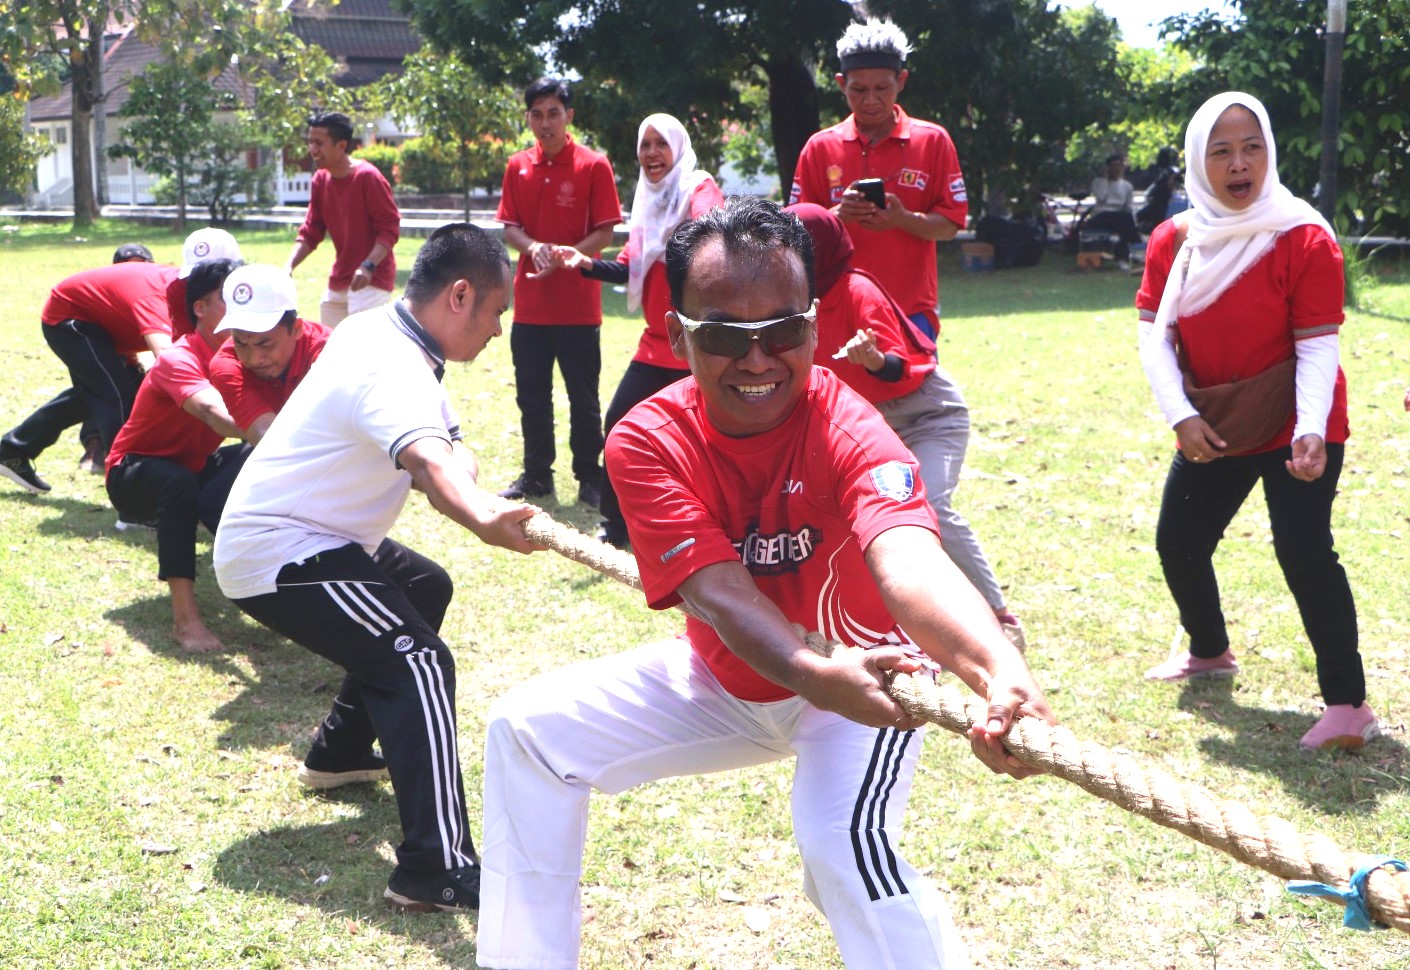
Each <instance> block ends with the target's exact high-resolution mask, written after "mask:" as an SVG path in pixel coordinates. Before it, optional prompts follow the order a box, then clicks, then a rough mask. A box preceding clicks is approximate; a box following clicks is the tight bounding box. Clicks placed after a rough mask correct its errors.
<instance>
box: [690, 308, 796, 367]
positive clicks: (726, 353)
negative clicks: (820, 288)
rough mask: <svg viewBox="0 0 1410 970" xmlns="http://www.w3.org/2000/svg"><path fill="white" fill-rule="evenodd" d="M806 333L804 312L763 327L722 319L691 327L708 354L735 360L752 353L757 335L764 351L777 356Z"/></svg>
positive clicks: (696, 344)
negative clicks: (751, 327) (736, 324)
mask: <svg viewBox="0 0 1410 970" xmlns="http://www.w3.org/2000/svg"><path fill="white" fill-rule="evenodd" d="M807 335H808V319H807V317H805V316H804V315H803V314H801V313H799V314H796V315H794V316H791V317H785V318H784V319H782V320H780V321H778V322H777V323H771V324H769V325H768V326H767V327H765V328H763V329H762V330H745V329H743V328H741V327H731V326H729V325H728V324H723V323H722V324H706V325H705V326H703V327H697V328H696V329H695V330H692V331H691V337H692V338H693V339H694V340H695V346H697V347H699V348H700V349H701V350H703V351H705V353H707V354H713V355H715V356H716V357H729V358H730V359H732V360H738V359H739V358H740V357H743V356H744V355H745V354H747V353H749V345H750V344H751V343H753V342H754V338H755V337H758V338H759V344H760V346H762V347H763V349H764V353H766V354H768V355H770V356H775V355H777V354H781V353H783V352H784V351H785V350H792V349H793V348H794V347H797V346H799V345H800V344H802V343H803V340H804V338H806V337H807Z"/></svg>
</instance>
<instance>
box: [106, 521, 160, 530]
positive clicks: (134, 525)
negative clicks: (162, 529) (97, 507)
mask: <svg viewBox="0 0 1410 970" xmlns="http://www.w3.org/2000/svg"><path fill="white" fill-rule="evenodd" d="M113 528H115V529H117V530H118V531H119V532H156V531H157V527H156V526H154V525H151V524H149V523H147V522H124V521H123V520H122V519H118V520H117V525H115V526H114V527H113Z"/></svg>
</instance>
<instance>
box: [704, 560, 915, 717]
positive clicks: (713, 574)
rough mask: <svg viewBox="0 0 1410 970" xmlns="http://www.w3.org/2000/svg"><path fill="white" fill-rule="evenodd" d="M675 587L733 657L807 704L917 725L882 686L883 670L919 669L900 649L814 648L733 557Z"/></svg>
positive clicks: (826, 709) (884, 675)
mask: <svg viewBox="0 0 1410 970" xmlns="http://www.w3.org/2000/svg"><path fill="white" fill-rule="evenodd" d="M677 592H678V593H679V594H680V596H681V598H682V599H684V600H685V602H686V605H687V606H688V607H689V609H690V610H691V612H693V613H694V614H695V615H696V616H698V617H699V618H701V619H702V620H704V621H705V622H706V623H708V624H710V626H712V627H714V629H715V632H716V633H718V634H719V635H720V639H721V640H723V641H724V642H725V645H726V646H728V647H729V648H730V650H731V651H733V652H734V654H735V655H736V656H738V657H739V658H740V659H741V660H743V661H744V662H745V663H747V664H749V666H751V667H753V668H754V669H755V670H757V671H758V672H759V673H760V674H761V675H763V676H764V677H767V678H768V679H769V680H771V681H773V682H774V683H775V684H778V685H779V686H780V687H784V688H786V689H788V690H791V691H793V692H795V693H796V694H798V695H799V696H801V697H802V698H803V699H804V700H806V701H808V702H809V703H810V704H812V705H813V706H815V707H817V708H820V709H822V710H825V711H833V712H835V713H837V714H841V715H842V716H844V717H847V718H850V719H852V720H854V721H858V722H860V723H862V724H869V725H871V726H873V727H900V728H903V729H909V728H913V727H916V726H917V725H918V723H919V722H917V721H915V720H913V719H912V718H911V717H910V716H909V715H907V714H906V713H905V711H903V710H902V709H901V706H900V705H899V704H897V703H896V702H895V701H894V700H892V699H891V697H890V696H889V695H888V694H887V693H886V691H885V684H886V682H887V679H888V671H890V670H900V671H907V672H909V671H914V670H916V669H919V664H917V663H916V662H915V661H914V660H913V659H910V658H907V657H905V655H904V654H902V652H901V651H900V650H894V649H889V648H882V649H877V650H839V651H837V653H836V654H835V655H834V656H833V657H831V658H828V657H822V656H819V655H818V654H816V653H813V652H812V651H811V650H809V649H808V647H807V645H806V644H804V643H803V638H802V637H801V636H799V635H798V633H797V631H796V630H794V629H793V625H792V624H791V623H789V622H788V619H787V618H786V617H785V616H784V615H783V613H782V612H781V611H780V610H779V608H778V607H777V606H775V605H774V603H773V601H772V600H770V599H768V598H767V597H765V596H764V595H763V594H762V593H760V592H759V587H758V586H756V585H755V584H754V577H752V576H750V575H749V571H748V570H747V569H745V568H744V566H743V564H741V563H739V562H722V563H715V564H713V565H710V566H706V567H705V568H704V569H701V570H699V571H698V572H696V573H694V574H692V575H691V576H690V578H688V579H687V580H686V581H685V582H684V583H682V584H681V585H680V587H679V588H678V589H677Z"/></svg>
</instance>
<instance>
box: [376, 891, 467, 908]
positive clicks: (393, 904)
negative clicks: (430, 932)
mask: <svg viewBox="0 0 1410 970" xmlns="http://www.w3.org/2000/svg"><path fill="white" fill-rule="evenodd" d="M382 899H384V900H385V901H386V903H387V908H388V909H390V910H392V911H393V912H397V913H467V912H473V911H475V910H476V909H478V908H479V907H478V906H447V905H445V904H443V903H426V902H422V901H421V900H419V899H412V898H411V897H410V896H403V895H402V894H401V893H398V892H393V891H392V889H391V887H390V886H389V887H387V888H386V889H384V890H382Z"/></svg>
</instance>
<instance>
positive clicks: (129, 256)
mask: <svg viewBox="0 0 1410 970" xmlns="http://www.w3.org/2000/svg"><path fill="white" fill-rule="evenodd" d="M113 262H114V263H155V262H156V260H155V259H153V258H152V251H151V250H150V249H148V248H147V247H146V246H144V245H142V244H141V243H137V242H129V243H123V244H122V245H121V246H119V247H118V248H117V249H115V250H114V251H113Z"/></svg>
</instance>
